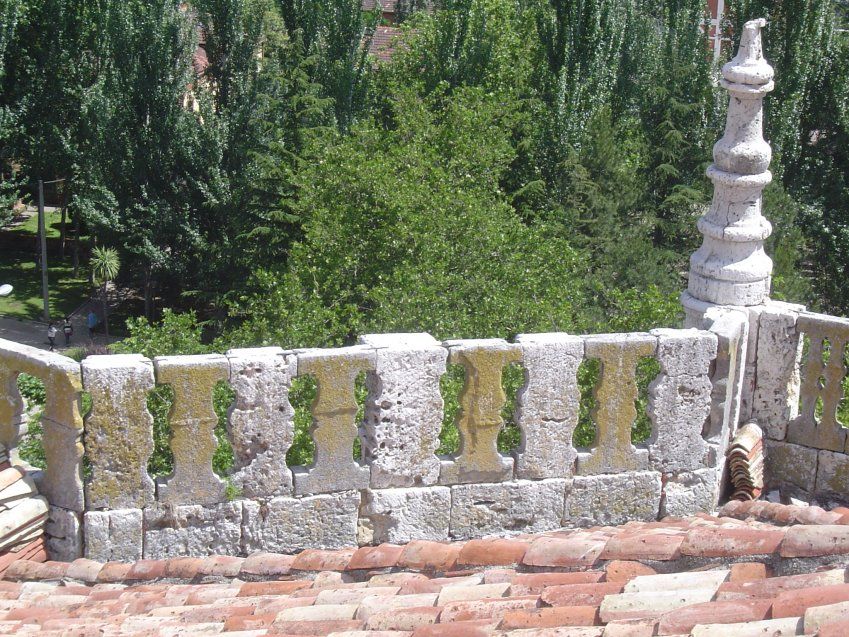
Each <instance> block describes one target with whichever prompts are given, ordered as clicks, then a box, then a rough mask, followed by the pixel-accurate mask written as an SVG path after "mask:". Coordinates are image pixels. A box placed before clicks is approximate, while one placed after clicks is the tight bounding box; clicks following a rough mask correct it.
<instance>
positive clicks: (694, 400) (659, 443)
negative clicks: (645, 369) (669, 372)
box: [648, 374, 713, 472]
mask: <svg viewBox="0 0 849 637" xmlns="http://www.w3.org/2000/svg"><path fill="white" fill-rule="evenodd" d="M712 389H713V386H712V385H711V382H710V379H709V378H708V376H707V374H705V375H703V376H666V375H665V374H663V375H661V376H659V377H658V378H657V379H655V380H654V381H653V382H652V384H651V385H650V386H649V404H648V414H649V417H650V418H651V420H652V423H653V427H652V435H651V437H650V438H649V440H648V448H649V458H650V460H651V466H652V468H653V469H657V470H658V471H663V472H671V471H688V470H692V469H697V468H699V467H703V466H704V464H705V453H706V452H707V444H706V443H705V441H704V439H703V438H702V431H703V430H704V427H705V423H706V421H707V419H708V417H709V416H710V404H711V403H710V401H711V390H712Z"/></svg>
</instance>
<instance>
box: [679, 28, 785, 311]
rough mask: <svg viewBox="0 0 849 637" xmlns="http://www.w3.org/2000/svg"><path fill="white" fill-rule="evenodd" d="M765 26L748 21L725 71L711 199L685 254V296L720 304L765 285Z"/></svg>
mask: <svg viewBox="0 0 849 637" xmlns="http://www.w3.org/2000/svg"><path fill="white" fill-rule="evenodd" d="M765 24H766V21H764V20H752V21H750V22H747V23H746V24H745V26H744V28H743V32H742V34H741V40H740V48H739V51H738V52H737V55H736V57H735V58H734V59H733V60H731V61H730V62H728V63H727V64H726V65H725V66H723V68H722V74H723V77H724V79H723V80H721V85H722V87H723V88H725V89H726V90H727V91H728V92H729V93H730V94H731V95H730V100H729V106H728V115H727V122H726V127H725V134H724V136H723V137H722V139H720V140H719V141H718V142H717V143H716V145H715V146H714V149H713V155H714V164H713V165H712V166H711V167H710V168H708V171H707V174H708V177H709V178H710V179H711V180H712V181H713V184H714V197H713V204H712V205H711V208H710V210H709V211H708V213H707V214H705V216H704V217H702V218H701V219H699V223H698V227H699V231H700V232H701V233H702V235H703V236H704V242H703V244H702V246H701V247H700V248H699V249H698V250H697V251H696V252H695V253H694V254H693V255H692V257H690V276H689V283H688V290H689V292H690V294H692V295H693V296H694V297H696V298H698V299H701V300H703V301H708V302H711V303H717V304H721V305H740V306H753V305H758V304H760V303H762V302H763V301H764V300H765V299H766V298H767V296H768V295H769V289H770V280H771V275H772V260H771V259H770V258H769V257H768V256H767V255H766V253H765V252H764V247H763V244H764V241H765V240H766V238H767V237H769V235H770V234H771V233H772V226H771V225H770V223H769V221H767V220H766V219H765V218H764V217H763V216H762V214H761V199H762V191H763V189H764V187H765V186H766V185H767V184H768V183H769V182H770V181H771V180H772V175H771V174H770V172H769V170H767V168H768V167H769V162H770V159H771V157H772V151H771V149H770V147H769V144H767V143H766V142H765V141H764V139H763V130H762V129H763V97H764V95H766V93H768V92H769V91H771V90H772V89H773V86H774V85H773V82H772V75H773V71H772V67H771V66H770V65H769V64H768V63H767V62H766V60H765V59H764V58H763V47H762V44H761V36H760V29H761V28H762V27H763V26H764V25H765Z"/></svg>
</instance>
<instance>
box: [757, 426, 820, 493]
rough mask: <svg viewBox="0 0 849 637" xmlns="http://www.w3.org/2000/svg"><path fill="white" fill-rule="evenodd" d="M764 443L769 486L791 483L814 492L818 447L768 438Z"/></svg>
mask: <svg viewBox="0 0 849 637" xmlns="http://www.w3.org/2000/svg"><path fill="white" fill-rule="evenodd" d="M764 443H765V445H766V448H765V450H764V451H765V456H764V462H765V465H766V471H765V475H764V481H765V482H766V486H767V488H771V487H775V486H781V485H782V484H791V485H794V486H796V487H798V488H800V489H802V490H804V491H806V492H807V493H811V494H812V493H813V492H814V487H815V484H816V483H815V481H816V476H817V451H816V449H809V448H807V447H802V446H800V445H794V444H790V443H787V442H777V441H773V440H768V439H767V440H764Z"/></svg>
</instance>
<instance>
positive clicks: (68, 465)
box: [38, 419, 85, 512]
mask: <svg viewBox="0 0 849 637" xmlns="http://www.w3.org/2000/svg"><path fill="white" fill-rule="evenodd" d="M42 425H43V427H44V429H43V434H42V444H43V445H44V456H45V459H46V462H47V467H46V468H45V470H44V475H43V476H42V478H41V482H40V483H39V485H38V489H39V492H40V493H41V494H42V495H44V496H45V497H46V498H47V500H48V501H49V502H50V504H52V505H54V506H58V507H62V508H64V509H69V510H71V511H77V512H82V511H83V509H84V508H85V507H84V505H85V499H84V497H83V475H82V474H83V469H82V460H83V452H84V449H83V443H82V431H81V430H79V429H69V428H68V427H64V426H62V425H60V424H57V423H55V422H53V421H52V420H46V419H45V420H42Z"/></svg>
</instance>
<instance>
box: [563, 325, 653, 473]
mask: <svg viewBox="0 0 849 637" xmlns="http://www.w3.org/2000/svg"><path fill="white" fill-rule="evenodd" d="M656 348H657V339H656V338H655V337H653V336H651V335H649V334H628V335H624V334H611V335H607V336H599V337H591V338H589V339H587V342H586V356H587V358H596V359H598V360H599V361H600V362H601V379H600V381H599V384H598V385H597V386H596V387H595V388H594V390H593V396H594V398H595V404H596V408H595V409H594V411H593V413H592V418H593V421H594V422H595V425H596V432H597V433H596V447H595V448H594V449H593V451H592V454H591V455H590V457H589V458H587V459H582V460H581V461H579V463H578V473H580V474H582V475H589V474H597V473H616V472H620V471H634V470H639V469H643V468H645V467H644V466H643V465H644V464H645V463H644V462H642V461H641V460H640V459H639V458H638V455H637V452H636V449H634V446H633V445H632V444H631V427H632V426H633V424H634V420H635V419H636V417H637V410H636V407H635V405H634V401H636V399H637V377H636V371H637V362H638V361H639V359H640V358H643V357H646V356H652V355H654V353H655V350H656Z"/></svg>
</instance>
